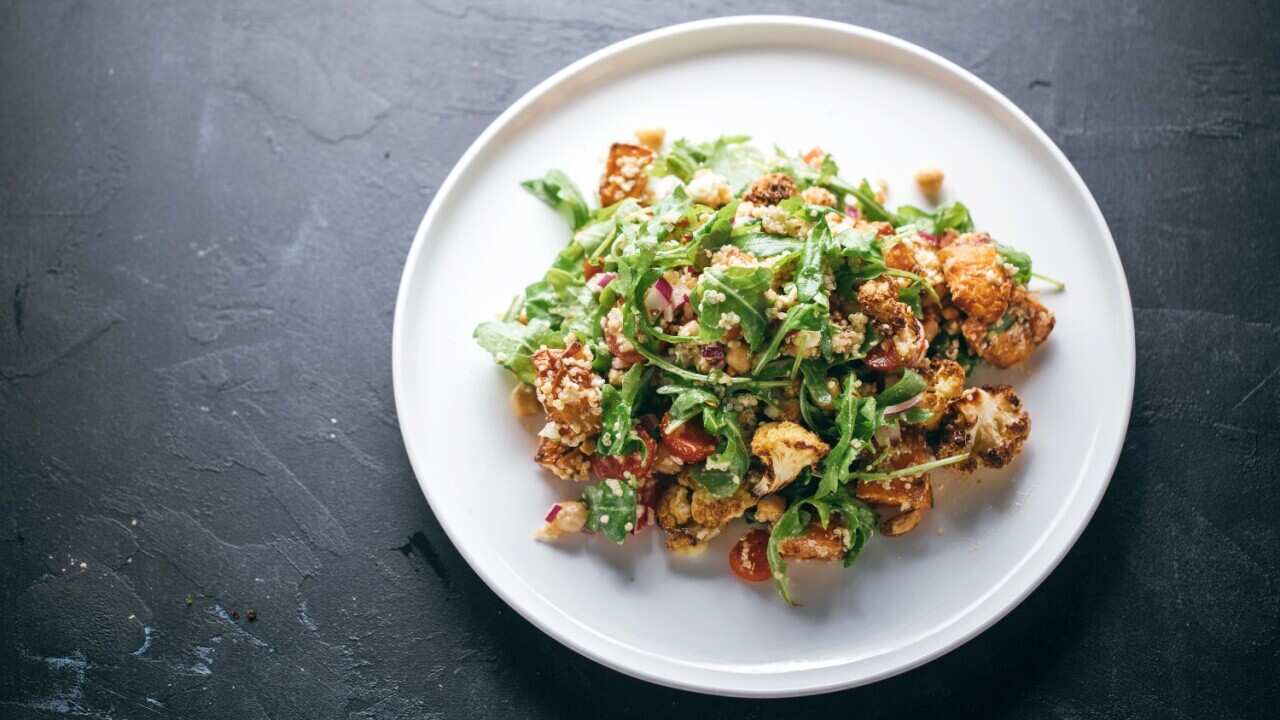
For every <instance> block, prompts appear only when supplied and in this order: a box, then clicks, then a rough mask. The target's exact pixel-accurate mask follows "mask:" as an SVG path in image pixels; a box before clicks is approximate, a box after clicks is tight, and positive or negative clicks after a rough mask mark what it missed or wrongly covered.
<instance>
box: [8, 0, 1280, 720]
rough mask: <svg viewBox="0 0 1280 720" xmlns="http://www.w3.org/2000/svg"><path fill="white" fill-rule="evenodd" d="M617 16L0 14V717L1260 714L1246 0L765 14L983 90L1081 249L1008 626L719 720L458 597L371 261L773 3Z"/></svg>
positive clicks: (241, 10)
mask: <svg viewBox="0 0 1280 720" xmlns="http://www.w3.org/2000/svg"><path fill="white" fill-rule="evenodd" d="M653 5H654V4H651V3H632V4H631V6H630V7H624V8H617V9H602V8H598V7H596V3H585V2H581V3H579V2H549V3H531V2H530V3H515V4H479V5H468V6H461V5H452V4H450V3H447V2H443V1H439V0H437V1H434V2H427V1H426V0H422V1H420V2H411V1H409V0H386V1H379V2H372V3H364V2H353V3H341V2H322V3H309V2H308V3H303V2H296V1H285V0H281V1H279V2H259V1H258V0H225V1H223V2H203V1H202V2H185V3H160V2H143V1H141V0H137V1H133V2H64V1H54V2H34V1H33V2H4V3H0V299H2V300H3V302H0V717H3V718H6V719H7V718H43V717H55V716H62V715H71V716H87V717H95V718H160V717H174V718H198V717H209V718H259V717H270V718H294V717H299V718H301V717H309V718H333V717H348V718H441V717H468V718H471V717H475V718H481V717H536V718H551V717H564V716H568V715H574V714H579V713H581V714H583V715H591V716H596V717H601V716H603V717H640V716H647V717H652V716H654V713H671V712H673V711H675V712H682V713H683V712H689V713H694V714H696V715H697V716H698V717H701V718H708V719H710V718H733V719H734V720H738V719H742V718H776V717H786V716H792V715H797V714H800V713H814V714H817V713H823V716H824V717H825V716H828V714H830V715H831V716H839V717H858V718H880V717H892V718H901V717H908V716H915V715H919V716H921V717H941V716H946V717H1056V718H1102V717H1105V718H1130V717H1162V718H1183V717H1215V718H1227V717H1249V716H1253V717H1263V716H1268V715H1270V716H1271V717H1274V714H1272V713H1274V712H1275V708H1276V705H1277V702H1278V701H1280V690H1278V689H1280V662H1278V660H1280V658H1278V653H1280V630H1278V624H1280V587H1278V583H1280V572H1278V571H1280V553H1278V552H1277V551H1278V550H1280V538H1278V537H1277V535H1278V532H1280V529H1278V522H1277V516H1278V514H1280V495H1278V494H1277V492H1276V490H1275V482H1276V476H1277V471H1278V470H1280V467H1278V465H1280V443H1277V442H1276V433H1277V431H1278V430H1280V422H1278V421H1277V409H1278V408H1277V405H1278V402H1277V400H1278V398H1280V379H1277V373H1278V372H1280V324H1277V323H1276V321H1275V319H1274V316H1273V315H1272V313H1273V312H1275V308H1276V306H1277V304H1278V303H1280V291H1277V281H1276V277H1275V276H1276V272H1277V270H1280V243H1277V240H1276V233H1277V227H1280V205H1277V199H1278V198H1280V181H1278V180H1277V173H1276V170H1275V165H1276V160H1277V155H1278V153H1277V147H1278V144H1277V143H1278V141H1280V30H1278V29H1280V18H1278V17H1277V15H1278V14H1280V11H1278V9H1277V7H1276V6H1275V5H1274V4H1270V5H1268V4H1265V3H1261V2H1260V3H1256V4H1248V3H1243V2H1223V3H1203V2H1200V3H1194V2H1185V3H1169V2H1157V1H1152V2H1133V1H1124V2H1119V1H1112V0H1102V1H1100V2H1096V3H1091V4H1089V5H1077V4H1075V3H1060V2H1057V1H1056V0H1041V1H1040V2H1028V3H1012V2H977V3H953V2H950V1H949V0H930V1H927V2H925V1H921V2H858V3H853V4H839V5H837V4H830V5H827V4H821V3H815V2H791V3H787V4H785V5H786V10H787V11H789V12H794V13H797V14H810V15H817V16H825V17H832V18H838V19H843V20H849V21H852V22H857V23H861V24H865V25H868V26H870V27H873V28H877V29H881V30H886V31H888V32H891V33H894V34H897V35H900V36H902V37H905V38H907V39H908V40H912V41H915V42H918V43H920V44H922V45H924V46H926V47H928V48H931V49H933V50H935V51H937V52H940V53H941V54H943V55H944V56H946V57H948V58H950V59H952V60H954V61H956V62H958V63H959V64H961V65H963V66H964V67H966V68H968V69H970V70H972V71H974V72H975V73H977V74H978V75H980V76H981V77H983V78H984V79H986V80H987V81H988V82H990V83H992V84H993V85H994V86H995V87H996V88H998V89H999V90H1001V91H1003V92H1004V93H1006V94H1007V95H1008V96H1009V97H1010V98H1012V99H1013V100H1014V101H1015V102H1016V103H1017V104H1019V105H1020V106H1021V107H1023V108H1024V109H1025V110H1026V111H1027V112H1028V113H1030V115H1031V116H1032V118H1034V119H1035V120H1036V121H1037V122H1038V123H1039V124H1040V125H1041V126H1042V127H1043V128H1044V129H1045V130H1046V131H1047V132H1048V133H1049V135H1051V136H1052V137H1053V139H1054V140H1055V141H1056V142H1058V143H1059V145H1061V147H1062V148H1063V150H1065V151H1066V153H1067V155H1068V156H1069V157H1070V158H1071V159H1072V161H1073V162H1074V163H1075V164H1076V166H1077V167H1078V168H1079V170H1080V172H1081V173H1082V174H1083V176H1084V178H1085V180H1086V181H1087V182H1088V184H1089V186H1090V187H1091V188H1092V189H1093V192H1094V193H1095V195H1096V196H1097V198H1098V201H1099V202H1100V203H1101V205H1102V209H1103V211H1104V213H1105V214H1106V216H1107V219H1108V220H1109V222H1110V224H1111V228H1112V230H1113V232H1114V233H1115V237H1116V242H1117V243H1118V245H1119V247H1120V253H1121V255H1122V256H1123V258H1124V263H1125V267H1126V268H1127V271H1128V274H1129V281H1130V283H1131V286H1132V292H1133V303H1134V306H1135V309H1136V320H1137V333H1138V377H1137V391H1136V397H1135V398H1134V412H1133V420H1132V423H1131V424H1130V428H1129V435H1128V441H1127V442H1126V445H1125V452H1124V455H1123V457H1122V458H1121V461H1120V466H1119V469H1118V470H1117V472H1116V475H1115V479H1114V481H1113V483H1112V485H1111V490H1110V491H1109V493H1108V494H1107V496H1106V499H1105V500H1104V501H1103V504H1102V506H1101V508H1100V509H1099V511H1098V514H1097V516H1096V517H1095V518H1094V520H1093V522H1092V524H1091V525H1090V526H1089V528H1088V530H1087V531H1086V532H1085V534H1084V536H1083V537H1082V538H1081V540H1080V542H1079V543H1078V544H1077V545H1076V547H1075V549H1074V550H1073V551H1072V552H1071V554H1070V555H1069V556H1068V557H1067V559H1066V560H1065V561H1064V562H1063V564H1062V565H1061V567H1059V569H1058V570H1057V571H1056V572H1055V573H1054V574H1053V575H1052V577H1050V578H1049V579H1048V580H1047V581H1046V582H1045V583H1044V585H1043V586H1041V588H1040V589H1039V590H1038V591H1036V592H1035V593H1034V594H1033V595H1032V596H1031V597H1030V598H1029V599H1028V600H1027V601H1026V602H1025V603H1023V604H1022V606H1021V607H1019V608H1018V609H1016V610H1015V611H1013V613H1012V614H1010V615H1009V617H1008V618H1007V619H1005V620H1003V621H1002V622H1000V623H999V624H997V625H996V626H995V627H993V628H992V629H991V630H989V631H988V632H986V633H985V634H983V635H982V636H981V637H979V638H977V639H976V640H974V641H972V642H970V643H968V644H967V645H965V646H964V647H962V648H960V649H959V650H956V651H955V652H953V653H951V654H950V655H947V656H946V657H944V658H942V659H940V660H938V661H936V662H934V663H932V664H930V665H928V666H926V667H924V668H921V669H918V670H915V671H913V672H910V673H907V674H905V675H903V676H899V677H897V678H895V679H892V680H889V681H886V682H882V683H880V684H878V685H874V686H872V687H866V688H862V689H858V690H854V691H850V692H846V693H842V694H838V695H833V696H828V697H822V698H809V699H803V700H796V701H787V702H786V703H785V704H783V703H779V702H759V701H753V702H748V701H725V700H719V699H715V698H709V697H702V696H695V695H690V694H686V693H681V692H677V691H672V690H666V689H662V688H657V687H652V686H648V685H645V684H643V683H641V682H638V681H634V680H631V679H628V678H626V677H622V676H620V675H618V674H615V673H613V672H611V671H609V670H606V669H603V668H601V667H598V666H596V665H594V664H593V663H591V662H589V661H587V660H585V659H583V658H581V657H579V656H577V655H575V654H574V653H572V652H571V651H569V650H566V649H564V648H562V647H561V646H559V645H558V644H557V643H555V642H554V641H552V640H550V639H548V638H547V637H545V636H543V635H542V634H541V633H540V632H539V631H537V630H536V629H534V628H533V627H532V626H530V625H529V624H527V623H526V622H524V621H523V620H521V619H520V618H519V617H518V616H516V615H515V613H513V612H512V611H511V610H509V609H508V608H506V607H505V606H504V605H503V603H502V602H501V601H499V600H498V599H497V598H496V597H495V596H494V595H493V594H492V593H491V592H490V591H489V590H488V589H487V588H486V587H485V586H484V585H483V584H482V583H481V582H480V581H479V580H478V579H477V577H476V576H475V575H474V574H473V573H472V572H471V570H470V569H469V568H468V567H467V565H466V564H465V563H464V562H463V561H462V560H461V558H460V557H459V555H458V554H457V552H456V551H455V550H454V549H453V547H452V546H451V545H450V543H449V542H448V540H447V539H446V538H445V536H444V535H443V533H442V532H441V530H440V528H439V526H438V524H437V523H436V521H435V519H434V518H433V516H432V514H431V511H430V510H429V509H428V507H427V505H426V503H425V502H424V501H423V499H422V497H421V495H420V494H419V491H418V487H417V485H416V484H415V482H414V480H413V477H412V474H411V472H410V469H409V466H408V463H407V461H406V459H405V456H404V453H403V449H402V446H401V441H400V435H399V430H398V428H397V425H396V416H395V411H394V407H393V402H392V392H391V376H390V359H389V354H390V345H391V335H390V334H391V318H392V312H393V308H394V300H395V291H396V286H397V282H398V280H399V277H400V269H401V264H402V262H403V260H404V257H405V253H406V252H407V250H408V247H409V242H410V238H411V236H412V234H413V230H414V229H415V227H416V226H417V223H418V221H419V219H420V218H421V215H422V212H423V210H424V209H425V208H426V206H427V203H428V202H429V201H430V199H431V196H432V194H433V192H434V191H435V190H436V188H437V187H438V186H439V184H440V182H441V181H442V180H443V178H444V175H445V173H446V172H447V171H448V169H449V168H450V167H451V166H452V164H453V163H454V162H455V160H456V159H457V158H458V156H459V155H460V154H461V153H462V151H463V150H464V148H465V147H466V146H467V145H468V144H469V143H470V142H471V140H472V139H473V138H474V137H475V136H476V135H477V134H478V133H479V132H480V131H481V130H482V129H483V128H484V127H485V125H486V124H488V123H489V122H490V120H492V119H493V118H494V117H495V116H496V115H497V114H498V113H499V112H501V111H502V110H503V109H504V108H505V107H506V106H507V105H508V104H509V103H511V102H512V101H514V100H515V99H516V98H517V97H519V96H520V95H521V94H522V93H523V92H524V91H525V90H527V89H528V88H530V87H531V86H533V85H534V84H535V83H536V82H538V81H539V80H541V79H542V78H544V77H545V76H547V75H548V74H550V73H551V72H553V71H555V70H556V69H558V68H560V67H561V66H563V65H565V64H567V63H568V62H570V61H572V60H574V59H576V58H578V57H580V56H582V55H584V54H586V53H587V52H589V51H592V50H595V49H597V48H599V47H602V46H604V45H606V44H608V43H611V42H613V41H615V40H619V39H621V38H624V37H627V36H629V35H632V34H634V33H638V32H641V31H644V30H648V29H651V28H654V27H658V26H661V25H666V24H669V23H672V22H677V21H682V20H688V19H693V18H700V17H707V16H711V15H717V14H735V13H743V12H753V11H763V10H774V11H778V10H782V9H783V4H778V5H770V4H766V3H747V2H732V1H729V0H722V1H721V2H717V3H706V2H693V3H688V4H683V3H682V4H680V6H681V7H680V9H677V8H676V7H675V5H676V4H672V5H673V7H671V8H668V9H663V10H659V9H656V8H655V7H653ZM1068 5H1070V7H1068ZM1010 197H1011V200H1012V201H1016V192H1012V189H1011V195H1010ZM1081 350H1082V351H1085V352H1108V350H1107V349H1106V348H1086V349H1081ZM1085 391H1086V392H1087V389H1085ZM188 598H189V599H190V600H189V601H188ZM249 608H253V609H255V610H256V612H257V620H256V622H250V621H248V620H247V619H246V617H245V613H246V611H247V610H248V609H249ZM233 613H238V614H239V619H237V617H236V615H233Z"/></svg>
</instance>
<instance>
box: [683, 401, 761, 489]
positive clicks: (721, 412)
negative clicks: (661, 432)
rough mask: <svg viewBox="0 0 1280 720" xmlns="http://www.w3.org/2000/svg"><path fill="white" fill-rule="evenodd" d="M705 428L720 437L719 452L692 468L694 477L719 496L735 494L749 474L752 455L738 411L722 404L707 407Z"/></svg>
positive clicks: (703, 423) (703, 414)
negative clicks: (697, 466)
mask: <svg viewBox="0 0 1280 720" xmlns="http://www.w3.org/2000/svg"><path fill="white" fill-rule="evenodd" d="M702 427H703V428H705V429H706V431H707V432H709V433H711V434H712V435H717V436H719V437H720V444H719V445H718V446H717V450H716V453H715V454H714V455H712V456H711V457H709V458H707V461H706V464H705V465H704V467H702V468H695V469H694V470H693V471H692V474H693V479H694V480H697V481H698V483H699V484H700V485H702V486H703V487H704V488H706V489H707V492H709V493H711V494H712V495H714V496H716V497H727V496H729V495H732V494H733V493H734V491H735V490H737V489H738V486H739V485H741V484H742V479H743V478H744V477H746V474H747V467H748V466H749V465H750V464H751V456H750V455H749V454H748V453H747V441H746V438H744V437H743V434H742V425H741V424H740V423H739V421H738V415H737V413H735V412H731V411H729V410H726V409H725V408H723V407H718V408H711V407H706V408H704V409H703V411H702Z"/></svg>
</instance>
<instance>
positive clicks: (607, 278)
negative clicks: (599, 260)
mask: <svg viewBox="0 0 1280 720" xmlns="http://www.w3.org/2000/svg"><path fill="white" fill-rule="evenodd" d="M617 277H618V275H617V273H610V272H602V273H596V274H595V275H592V276H591V279H590V280H589V281H588V282H589V283H591V286H592V287H594V288H595V289H597V290H603V289H605V287H606V286H608V284H609V283H611V282H613V281H614V279H615V278H617Z"/></svg>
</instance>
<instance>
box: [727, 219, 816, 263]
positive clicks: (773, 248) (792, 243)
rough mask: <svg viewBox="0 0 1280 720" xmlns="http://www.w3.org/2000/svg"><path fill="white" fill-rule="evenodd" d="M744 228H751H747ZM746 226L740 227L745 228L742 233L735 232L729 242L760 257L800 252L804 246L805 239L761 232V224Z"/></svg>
mask: <svg viewBox="0 0 1280 720" xmlns="http://www.w3.org/2000/svg"><path fill="white" fill-rule="evenodd" d="M744 228H750V229H749V230H745V229H744ZM744 228H739V229H744V232H743V233H741V234H738V233H736V232H735V234H734V235H733V236H732V237H731V238H730V239H729V244H730V245H733V246H734V247H736V248H738V249H740V250H745V251H747V252H749V253H751V254H752V255H755V256H756V257H758V258H766V257H773V256H774V255H785V254H787V253H791V252H800V251H801V249H803V248H804V241H802V240H797V239H795V238H793V237H787V236H784V235H770V234H769V233H766V232H760V230H759V225H748V226H744Z"/></svg>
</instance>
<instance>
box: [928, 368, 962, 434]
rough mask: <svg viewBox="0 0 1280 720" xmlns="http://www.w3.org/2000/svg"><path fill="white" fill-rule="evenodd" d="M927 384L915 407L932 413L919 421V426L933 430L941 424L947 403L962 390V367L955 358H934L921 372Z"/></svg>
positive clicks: (958, 395)
mask: <svg viewBox="0 0 1280 720" xmlns="http://www.w3.org/2000/svg"><path fill="white" fill-rule="evenodd" d="M923 375H924V379H925V382H927V383H929V386H928V387H927V388H925V391H924V393H923V394H922V395H921V396H920V403H919V404H918V405H917V406H916V407H920V408H924V409H926V410H928V411H929V412H930V413H932V415H930V416H929V419H928V420H925V421H924V422H922V423H920V427H922V428H924V429H926V430H933V429H934V428H936V427H938V426H939V425H941V424H942V417H943V416H944V415H946V414H947V405H949V404H950V403H951V401H952V400H954V399H956V398H958V397H960V393H962V392H964V379H965V373H964V368H963V367H961V366H960V363H958V362H956V361H955V360H945V359H939V358H934V359H932V360H930V361H929V368H928V369H927V370H926V371H925V372H924V373H923Z"/></svg>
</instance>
